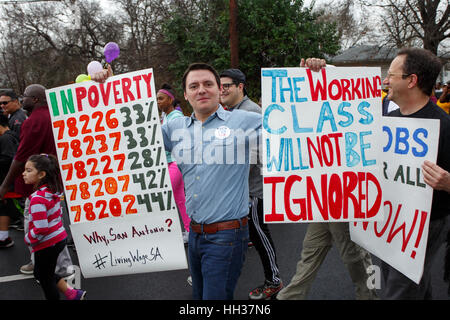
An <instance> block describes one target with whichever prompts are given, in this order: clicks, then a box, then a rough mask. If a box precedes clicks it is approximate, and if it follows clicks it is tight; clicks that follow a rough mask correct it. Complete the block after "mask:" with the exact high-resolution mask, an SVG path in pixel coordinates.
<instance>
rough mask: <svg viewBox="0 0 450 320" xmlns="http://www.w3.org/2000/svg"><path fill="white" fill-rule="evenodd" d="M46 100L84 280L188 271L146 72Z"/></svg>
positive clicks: (57, 91)
mask: <svg viewBox="0 0 450 320" xmlns="http://www.w3.org/2000/svg"><path fill="white" fill-rule="evenodd" d="M46 95H47V101H48V102H49V110H50V114H51V118H52V124H53V134H54V138H55V144H56V147H57V153H58V160H59V165H60V169H61V175H62V178H63V182H64V187H65V195H66V197H65V198H66V200H67V204H68V206H67V207H68V210H69V216H70V221H71V226H70V227H71V230H72V234H73V237H74V242H75V245H76V246H77V249H78V250H77V252H78V255H79V260H80V262H81V269H82V271H83V274H84V275H85V277H94V276H96V277H100V276H109V275H118V274H126V273H136V272H150V271H158V270H171V269H180V268H186V267H187V263H186V258H185V252H184V245H183V241H182V237H181V227H180V222H179V218H178V213H177V208H176V204H175V201H174V198H173V194H172V187H171V183H170V177H169V172H168V169H167V163H166V155H165V152H164V144H163V142H162V133H161V128H160V120H159V116H158V110H157V105H156V92H155V85H154V80H153V71H152V69H146V70H141V71H136V72H131V73H127V74H123V75H119V76H114V77H111V78H109V79H108V80H107V81H106V82H105V83H96V82H93V81H86V82H81V83H77V84H73V85H68V86H63V87H59V88H54V89H51V90H47V91H46ZM136 255H137V256H140V257H141V258H136V259H137V260H139V263H138V262H136V263H129V264H127V263H119V262H118V261H128V260H127V259H131V261H135V260H133V258H132V257H134V256H136ZM145 256H147V257H149V258H148V259H146V258H142V257H145ZM151 256H154V258H150V257H151ZM100 258H101V259H100ZM99 259H100V260H101V263H100V262H98V261H99ZM137 260H136V261H137Z"/></svg>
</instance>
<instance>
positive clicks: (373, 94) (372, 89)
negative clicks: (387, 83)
mask: <svg viewBox="0 0 450 320" xmlns="http://www.w3.org/2000/svg"><path fill="white" fill-rule="evenodd" d="M375 90H376V83H374V86H372V83H370V80H369V79H368V78H366V93H367V94H366V96H367V97H376V96H377V93H376V91H375Z"/></svg>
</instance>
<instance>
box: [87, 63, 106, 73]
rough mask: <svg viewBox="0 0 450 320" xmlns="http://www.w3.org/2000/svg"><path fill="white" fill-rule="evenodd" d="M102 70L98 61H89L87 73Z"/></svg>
mask: <svg viewBox="0 0 450 320" xmlns="http://www.w3.org/2000/svg"><path fill="white" fill-rule="evenodd" d="M102 70H103V66H102V64H101V63H100V62H98V61H91V62H89V64H88V66H87V72H88V75H90V76H91V75H93V74H95V73H97V72H100V71H102Z"/></svg>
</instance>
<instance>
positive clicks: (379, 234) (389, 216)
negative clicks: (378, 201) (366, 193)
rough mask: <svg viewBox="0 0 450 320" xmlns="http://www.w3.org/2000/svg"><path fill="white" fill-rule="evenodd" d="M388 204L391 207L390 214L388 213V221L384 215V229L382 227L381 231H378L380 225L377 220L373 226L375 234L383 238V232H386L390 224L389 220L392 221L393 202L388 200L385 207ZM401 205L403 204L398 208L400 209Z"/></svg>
mask: <svg viewBox="0 0 450 320" xmlns="http://www.w3.org/2000/svg"><path fill="white" fill-rule="evenodd" d="M386 205H387V206H388V207H389V214H388V218H387V221H386V217H384V221H386V223H385V224H384V227H383V229H381V231H378V229H377V227H378V222H377V221H375V223H374V228H373V229H374V231H375V235H376V236H377V237H378V238H381V237H382V236H383V234H384V233H385V232H386V229H387V227H388V226H389V222H390V221H391V216H392V203H391V202H390V201H388V200H387V201H385V202H384V206H385V207H386ZM401 206H402V205H399V208H398V210H400V208H401Z"/></svg>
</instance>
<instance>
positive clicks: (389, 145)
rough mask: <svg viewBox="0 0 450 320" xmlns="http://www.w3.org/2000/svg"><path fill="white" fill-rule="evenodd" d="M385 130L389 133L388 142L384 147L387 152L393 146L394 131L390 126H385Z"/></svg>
mask: <svg viewBox="0 0 450 320" xmlns="http://www.w3.org/2000/svg"><path fill="white" fill-rule="evenodd" d="M383 131H384V132H386V133H387V135H388V143H387V145H386V146H385V147H383V152H386V151H388V150H389V149H390V148H391V145H392V131H391V128H389V127H388V126H383Z"/></svg>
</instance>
